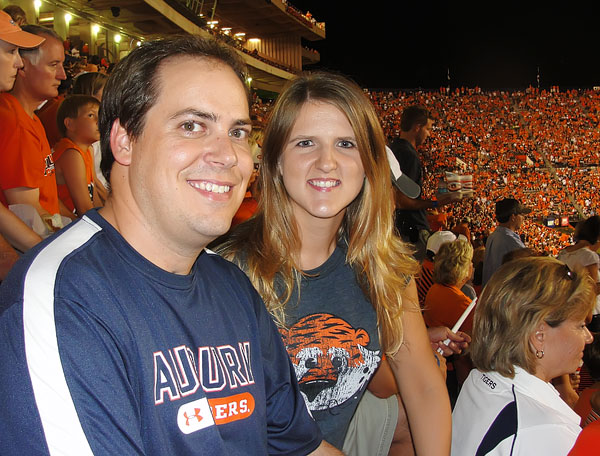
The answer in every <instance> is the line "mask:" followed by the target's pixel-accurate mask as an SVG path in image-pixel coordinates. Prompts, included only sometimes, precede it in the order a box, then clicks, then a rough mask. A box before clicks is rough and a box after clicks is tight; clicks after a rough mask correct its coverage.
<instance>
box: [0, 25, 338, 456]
mask: <svg viewBox="0 0 600 456" xmlns="http://www.w3.org/2000/svg"><path fill="white" fill-rule="evenodd" d="M244 74H245V68H244V65H243V63H241V62H240V61H239V58H238V57H237V56H236V55H235V54H234V53H233V51H231V50H228V48H225V47H223V46H221V45H219V44H218V43H216V42H215V41H214V40H204V39H201V38H199V37H195V36H186V37H178V38H173V39H167V40H161V41H155V42H148V43H146V44H144V45H142V46H141V47H139V48H137V49H136V50H134V51H133V52H132V53H131V54H130V55H129V56H128V57H127V58H125V59H124V60H123V61H121V62H120V63H119V64H118V65H117V67H116V69H115V71H114V73H113V74H112V75H111V78H110V80H109V82H108V84H107V86H106V88H105V91H104V98H103V101H102V106H101V111H100V112H101V114H100V131H101V134H102V170H103V173H104V175H105V177H106V178H107V180H109V181H110V185H111V194H110V196H109V198H108V200H107V203H106V206H105V207H104V208H102V209H100V210H99V211H96V210H92V211H90V212H88V213H87V214H86V215H85V216H84V217H83V218H82V219H81V220H79V221H77V222H75V223H73V224H71V225H70V226H69V227H68V228H66V229H64V230H62V231H61V232H59V233H58V234H56V235H55V236H53V237H52V238H50V239H48V240H47V241H45V242H43V243H42V244H40V245H39V246H37V247H36V248H34V249H33V250H32V251H31V252H29V253H28V254H27V255H25V256H24V258H23V259H22V260H21V261H20V262H19V263H18V264H17V266H15V268H14V269H13V271H12V272H11V274H10V275H9V277H8V279H7V280H6V281H5V282H4V283H3V284H2V288H1V289H0V395H1V397H2V411H1V412H0V436H1V437H0V454H27V455H37V454H41V455H48V454H65V455H71V454H73V455H89V454H97V455H100V454H101V455H105V454H121V455H132V454H139V455H142V454H143V455H204V454H219V455H220V454H224V455H228V456H232V455H242V454H243V455H252V454H255V455H264V454H297V455H304V454H308V453H311V452H313V451H315V452H316V453H318V454H336V453H334V451H335V450H332V449H330V448H328V447H327V446H326V444H324V443H322V436H321V434H320V432H319V430H318V428H317V426H316V424H315V423H314V421H313V420H312V418H311V417H310V416H309V414H308V412H307V410H306V408H305V405H304V401H303V399H302V396H301V395H300V392H299V389H298V386H297V384H296V381H295V375H294V372H293V368H292V366H291V363H290V362H289V359H288V358H287V354H286V352H285V349H284V347H283V344H282V341H281V337H280V336H279V334H278V332H277V330H276V328H275V327H274V325H273V323H272V321H271V318H270V316H269V314H268V313H267V311H266V310H265V308H264V305H263V303H262V302H261V300H260V298H259V297H258V295H257V294H256V292H255V291H254V289H253V288H252V286H251V284H250V283H249V282H248V280H246V278H245V276H244V274H243V273H242V272H241V271H240V270H238V269H237V268H236V267H235V266H233V265H232V264H230V263H228V262H227V261H225V260H223V259H222V258H220V257H218V256H216V255H214V254H212V253H211V252H209V251H206V250H204V248H205V246H206V245H207V244H208V243H209V242H210V241H212V240H213V239H214V238H216V237H217V236H219V235H221V234H223V233H225V232H226V231H227V230H228V229H229V225H230V223H231V219H232V217H233V215H234V214H235V212H236V210H237V208H238V206H239V205H240V202H241V201H242V198H243V197H244V194H245V192H246V187H247V184H248V179H249V177H250V174H251V171H252V167H253V164H252V157H251V154H250V148H249V146H248V136H249V134H250V130H251V125H250V119H249V109H248V91H247V87H246V85H245V79H244ZM338 454H339V453H338Z"/></svg>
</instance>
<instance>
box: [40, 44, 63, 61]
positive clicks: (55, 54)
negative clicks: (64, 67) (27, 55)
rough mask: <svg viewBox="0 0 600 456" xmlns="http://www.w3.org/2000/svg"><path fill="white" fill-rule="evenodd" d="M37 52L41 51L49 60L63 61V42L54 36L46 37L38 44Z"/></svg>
mask: <svg viewBox="0 0 600 456" xmlns="http://www.w3.org/2000/svg"><path fill="white" fill-rule="evenodd" d="M59 49H60V50H59ZM39 52H41V54H42V56H46V57H47V58H49V59H51V60H60V61H61V62H64V61H65V52H64V47H63V44H62V43H61V42H60V41H58V40H57V39H55V38H47V39H46V41H44V42H43V43H42V45H41V46H40V51H39Z"/></svg>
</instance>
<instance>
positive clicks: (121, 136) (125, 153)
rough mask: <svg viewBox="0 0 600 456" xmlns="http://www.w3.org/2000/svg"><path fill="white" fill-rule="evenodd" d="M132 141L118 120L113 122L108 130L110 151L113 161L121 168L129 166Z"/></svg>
mask: <svg viewBox="0 0 600 456" xmlns="http://www.w3.org/2000/svg"><path fill="white" fill-rule="evenodd" d="M132 145H133V144H132V141H131V139H130V137H129V134H128V133H127V131H126V130H125V128H124V127H123V126H122V125H121V122H120V121H119V119H117V120H115V121H114V122H113V124H112V128H111V129H110V149H111V150H112V153H113V157H115V161H116V162H117V163H119V164H120V165H123V166H129V165H130V164H131V149H132Z"/></svg>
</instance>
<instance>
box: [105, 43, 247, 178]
mask: <svg viewBox="0 0 600 456" xmlns="http://www.w3.org/2000/svg"><path fill="white" fill-rule="evenodd" d="M176 57H197V58H208V59H212V60H216V61H219V62H221V63H224V64H225V65H228V66H229V67H230V68H231V69H232V70H233V71H234V73H235V74H236V75H237V76H238V78H239V79H240V81H241V82H242V85H243V86H244V89H245V90H246V95H247V97H248V103H250V93H249V90H248V86H247V84H246V75H247V68H246V65H245V64H244V62H243V61H242V59H241V58H240V57H239V56H238V55H237V54H236V53H235V51H234V50H233V49H232V48H230V47H228V46H225V45H224V44H220V43H218V42H217V41H216V40H215V39H213V38H202V37H200V36H197V35H181V36H175V37H169V38H165V39H162V40H156V41H149V42H146V43H144V44H142V45H141V46H140V47H138V48H136V49H134V50H133V51H132V52H131V54H129V55H128V56H127V57H125V59H123V60H121V61H120V62H119V63H118V64H117V65H116V66H115V69H114V71H113V72H112V73H111V75H110V77H109V79H108V82H107V83H106V86H105V87H104V94H103V96H102V103H101V105H100V115H99V128H100V135H101V137H100V141H101V147H102V162H101V164H100V169H101V170H102V174H103V175H104V177H105V178H106V180H107V181H110V170H111V168H112V165H113V163H114V157H113V154H112V150H111V148H110V131H111V129H112V125H113V123H114V121H115V120H117V119H119V122H120V123H121V126H122V127H123V128H125V130H126V131H127V134H128V135H129V136H130V138H132V139H135V138H138V137H139V136H140V135H141V134H142V132H143V130H144V123H145V119H146V114H147V113H148V111H149V110H150V108H152V106H154V104H155V103H156V100H157V99H158V95H159V90H160V87H159V84H158V79H157V75H158V72H159V70H160V67H161V64H162V62H163V61H165V60H168V59H173V58H176Z"/></svg>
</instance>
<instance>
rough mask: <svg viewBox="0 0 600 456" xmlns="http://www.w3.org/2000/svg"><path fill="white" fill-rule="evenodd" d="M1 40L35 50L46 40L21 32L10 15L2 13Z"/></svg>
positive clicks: (0, 13) (0, 23)
mask: <svg viewBox="0 0 600 456" xmlns="http://www.w3.org/2000/svg"><path fill="white" fill-rule="evenodd" d="M0 40H2V41H6V42H7V43H10V44H14V45H15V46H18V47H20V48H34V47H38V46H39V45H40V44H42V43H43V42H44V41H45V40H46V39H45V38H42V37H41V36H37V35H34V34H33V33H28V32H24V31H23V30H21V27H19V26H18V25H17V24H16V23H15V21H13V20H12V18H11V17H10V15H9V14H7V13H5V12H4V11H0Z"/></svg>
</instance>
